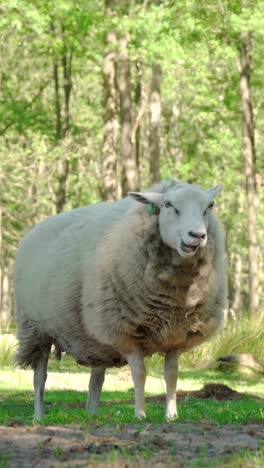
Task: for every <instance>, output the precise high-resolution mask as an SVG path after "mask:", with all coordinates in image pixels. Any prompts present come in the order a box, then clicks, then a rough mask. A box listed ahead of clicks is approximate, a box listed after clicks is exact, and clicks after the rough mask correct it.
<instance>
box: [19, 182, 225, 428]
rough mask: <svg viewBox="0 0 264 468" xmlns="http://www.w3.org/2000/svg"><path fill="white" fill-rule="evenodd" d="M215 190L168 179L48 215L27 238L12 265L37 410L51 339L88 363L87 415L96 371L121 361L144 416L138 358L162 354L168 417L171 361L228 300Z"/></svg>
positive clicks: (173, 411)
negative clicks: (116, 198) (145, 188)
mask: <svg viewBox="0 0 264 468" xmlns="http://www.w3.org/2000/svg"><path fill="white" fill-rule="evenodd" d="M219 190H220V186H216V187H215V188H213V189H211V190H206V191H204V190H202V189H201V188H200V187H199V186H197V185H192V184H187V183H184V182H179V181H166V182H162V183H161V184H159V185H157V186H154V187H153V188H152V190H149V191H146V192H131V193H130V194H129V195H130V196H129V197H127V198H125V199H123V200H121V201H118V202H106V203H99V204H96V205H91V206H87V207H84V208H79V209H75V210H73V211H71V212H66V213H62V214H59V215H55V216H52V217H49V218H48V219H46V220H45V221H43V222H42V223H40V224H38V225H37V226H36V227H34V228H33V229H32V231H30V232H29V234H27V235H26V237H25V238H24V239H23V240H22V242H21V245H20V247H19V249H18V252H17V255H16V260H15V268H14V290H15V300H16V308H17V330H18V340H19V348H18V352H17V356H16V361H17V363H18V364H19V365H22V366H29V365H30V366H32V368H33V370H34V389H35V418H36V419H38V420H39V419H41V418H42V417H43V414H44V403H43V395H44V388H45V381H46V378H47V363H48V359H49V354H50V350H51V346H52V345H54V346H55V348H56V352H57V355H58V356H59V355H60V353H61V352H62V351H65V352H66V353H68V354H70V355H72V356H73V357H74V358H75V359H76V361H77V362H78V363H80V364H83V365H85V366H89V367H91V368H92V372H91V378H90V383H89V398H88V401H87V410H88V411H89V412H90V413H91V414H94V413H96V411H97V409H98V406H99V401H100V394H101V390H102V385H103V382H104V376H105V370H106V368H109V367H114V366H122V365H125V364H127V363H128V364H129V366H130V368H131V373H132V379H133V382H134V388H135V415H136V416H137V417H145V402H144V385H145V380H146V369H145V366H144V357H145V356H149V355H152V354H153V353H156V352H159V353H163V354H164V356H165V364H164V377H165V382H166V399H167V400H166V401H167V402H166V417H167V419H172V418H175V417H177V405H176V384H177V377H178V357H179V355H180V354H181V353H182V352H184V351H188V350H189V349H191V348H193V347H195V346H197V345H199V344H201V343H203V342H204V341H205V340H207V339H208V338H210V337H211V336H212V335H213V334H214V333H215V332H216V331H217V329H218V328H219V327H220V326H221V323H222V321H223V314H224V309H225V305H226V275H225V251H224V240H223V235H222V233H221V229H220V227H219V223H218V221H217V218H216V217H215V215H214V213H213V205H214V197H215V196H216V194H217V193H218V192H219Z"/></svg>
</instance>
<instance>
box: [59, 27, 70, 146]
mask: <svg viewBox="0 0 264 468" xmlns="http://www.w3.org/2000/svg"><path fill="white" fill-rule="evenodd" d="M64 34H65V31H64V27H63V26H62V35H63V55H62V60H61V62H62V70H63V90H64V122H63V136H64V138H65V137H66V136H67V135H68V133H69V129H70V97H71V90H72V76H71V75H72V73H71V71H72V50H70V51H69V52H68V50H67V45H66V42H65V38H64Z"/></svg>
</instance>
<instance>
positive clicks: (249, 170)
mask: <svg viewBox="0 0 264 468" xmlns="http://www.w3.org/2000/svg"><path fill="white" fill-rule="evenodd" d="M250 47H251V45H250V35H249V33H248V32H243V33H241V55H240V95H241V109H242V121H243V153H244V168H245V179H246V196H247V203H248V270H249V310H250V313H251V314H254V312H256V310H257V308H258V305H259V278H258V244H257V213H258V205H259V200H258V193H257V186H256V147H255V135H254V133H255V124H254V116H253V111H252V98H251V86H250V74H251V69H250Z"/></svg>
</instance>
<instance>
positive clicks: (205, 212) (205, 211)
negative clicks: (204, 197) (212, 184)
mask: <svg viewBox="0 0 264 468" xmlns="http://www.w3.org/2000/svg"><path fill="white" fill-rule="evenodd" d="M213 206H214V202H211V203H210V205H208V207H207V208H206V210H204V216H205V215H206V214H207V211H208V210H211V209H212V208H213Z"/></svg>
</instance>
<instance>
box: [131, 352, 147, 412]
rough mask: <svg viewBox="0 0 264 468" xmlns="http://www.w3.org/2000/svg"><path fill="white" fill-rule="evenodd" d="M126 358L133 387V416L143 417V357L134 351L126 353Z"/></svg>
mask: <svg viewBox="0 0 264 468" xmlns="http://www.w3.org/2000/svg"><path fill="white" fill-rule="evenodd" d="M126 359H127V362H128V364H129V366H130V368H131V373H132V379H133V382H134V388H135V416H136V417H137V418H145V417H146V413H145V382H146V375H147V372H146V368H145V365H144V357H143V356H142V355H141V354H140V353H139V352H136V351H135V352H133V353H131V354H129V355H127V356H126Z"/></svg>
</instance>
